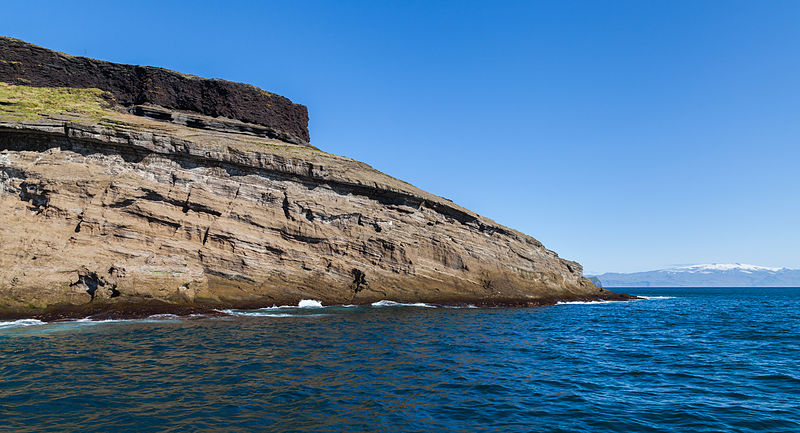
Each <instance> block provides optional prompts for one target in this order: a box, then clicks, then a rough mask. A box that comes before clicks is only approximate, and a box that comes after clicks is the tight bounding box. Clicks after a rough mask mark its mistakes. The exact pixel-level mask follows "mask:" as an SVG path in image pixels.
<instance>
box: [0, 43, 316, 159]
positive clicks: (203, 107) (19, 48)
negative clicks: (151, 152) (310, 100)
mask: <svg viewBox="0 0 800 433" xmlns="http://www.w3.org/2000/svg"><path fill="white" fill-rule="evenodd" d="M0 81H4V82H7V83H12V84H18V85H27V86H36V87H78V88H98V89H101V90H105V91H107V92H110V93H111V94H112V95H114V98H115V99H116V102H117V103H118V104H120V105H122V106H126V107H132V106H134V105H142V104H153V105H159V106H162V107H166V108H169V109H173V110H186V111H193V112H197V113H200V114H203V115H206V116H213V117H220V116H221V117H227V118H231V119H236V120H240V121H243V122H248V123H255V124H258V125H262V126H265V127H267V128H269V129H271V130H272V131H273V134H272V136H273V138H280V139H282V140H284V141H289V142H293V143H307V142H308V141H309V134H308V110H307V109H306V107H305V106H303V105H299V104H294V103H292V101H290V100H289V99H287V98H284V97H283V96H280V95H276V94H273V93H269V92H265V91H263V90H261V89H259V88H257V87H255V86H251V85H249V84H243V83H235V82H231V81H225V80H219V79H206V78H200V77H195V76H190V75H185V74H181V73H178V72H174V71H170V70H167V69H162V68H155V67H150V66H136V65H122V64H118V63H110V62H105V61H101V60H95V59H89V58H86V57H74V56H70V55H67V54H63V53H59V52H56V51H51V50H48V49H46V48H42V47H39V46H36V45H33V44H29V43H27V42H23V41H20V40H17V39H12V38H6V37H2V36H0Z"/></svg>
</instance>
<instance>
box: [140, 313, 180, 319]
mask: <svg viewBox="0 0 800 433" xmlns="http://www.w3.org/2000/svg"><path fill="white" fill-rule="evenodd" d="M147 318H148V319H180V318H181V316H178V315H177V314H169V313H167V314H153V315H152V316H148V317H147Z"/></svg>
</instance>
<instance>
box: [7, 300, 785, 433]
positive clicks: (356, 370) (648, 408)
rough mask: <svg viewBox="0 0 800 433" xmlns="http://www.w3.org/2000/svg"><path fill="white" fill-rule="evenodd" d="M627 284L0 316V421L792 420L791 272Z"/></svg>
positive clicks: (157, 426)
mask: <svg viewBox="0 0 800 433" xmlns="http://www.w3.org/2000/svg"><path fill="white" fill-rule="evenodd" d="M626 291H628V292H630V293H633V294H637V295H644V296H648V297H650V298H649V299H646V300H640V301H633V302H613V303H601V304H563V305H555V306H551V307H542V308H525V309H514V308H509V309H501V308H497V309H472V308H462V309H453V308H429V307H425V306H397V305H395V306H392V305H384V306H375V307H325V308H313V304H309V305H311V307H310V308H275V309H263V310H256V311H238V312H235V313H239V315H237V316H233V317H226V318H203V317H194V318H175V317H170V316H162V317H154V318H150V319H148V320H138V321H116V322H85V321H82V322H68V323H57V324H40V323H37V322H35V321H24V322H13V323H12V322H5V323H0V431H15V432H25V431H82V432H91V431H98V432H100V431H116V432H125V431H131V432H134V431H135V432H148V431H170V432H178V431H308V432H310V431H314V432H325V431H363V432H373V431H374V432H405V431H459V432H462V431H468V432H480V431H502V432H536V431H542V432H545V431H547V432H551V431H552V432H556V431H564V432H712V431H713V432H719V431H738V432H798V431H800V361H799V359H800V307H799V306H798V305H799V302H800V289H786V288H780V289H778V288H773V289H763V288H745V289H743V288H735V289H686V288H682V289H655V288H649V289H628V290H626Z"/></svg>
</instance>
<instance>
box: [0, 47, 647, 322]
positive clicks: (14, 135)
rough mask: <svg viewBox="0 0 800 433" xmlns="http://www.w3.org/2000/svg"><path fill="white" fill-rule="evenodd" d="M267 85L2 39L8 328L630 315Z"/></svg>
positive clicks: (0, 188) (0, 301) (0, 224)
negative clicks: (572, 306) (590, 307)
mask: <svg viewBox="0 0 800 433" xmlns="http://www.w3.org/2000/svg"><path fill="white" fill-rule="evenodd" d="M307 113H308V112H307V110H306V108H305V107H304V106H302V105H299V104H295V103H292V102H291V101H290V100H289V99H287V98H285V97H282V96H279V95H275V94H272V93H269V92H266V91H263V90H261V89H258V88H256V87H254V86H250V85H247V84H241V83H233V82H229V81H224V80H218V79H205V78H199V77H195V76H189V75H184V74H180V73H177V72H173V71H168V70H165V69H161V68H154V67H143V66H132V65H121V64H115V63H109V62H104V61H99V60H94V59H88V58H84V57H74V56H70V55H67V54H63V53H58V52H55V51H51V50H47V49H45V48H41V47H38V46H35V45H32V44H29V43H26V42H23V41H20V40H16V39H11V38H5V37H0V218H1V219H2V220H1V221H0V316H1V317H36V318H42V319H43V320H55V319H62V318H70V317H85V316H94V317H123V316H124V317H136V316H141V315H148V314H155V313H174V314H191V313H207V312H212V311H215V310H218V309H222V308H257V307H267V306H272V305H282V304H283V305H295V304H297V302H298V301H299V300H301V299H315V300H318V301H320V302H322V303H323V304H368V303H372V302H376V301H380V300H393V301H397V302H426V303H433V304H443V305H466V304H472V305H476V306H535V305H547V304H553V303H555V302H558V301H566V300H584V301H593V300H624V299H630V298H632V297H631V296H629V295H623V294H617V293H613V292H610V291H608V290H605V289H602V288H598V287H596V286H594V285H593V284H592V283H591V282H590V281H589V280H588V279H587V278H585V277H584V276H583V270H582V267H581V266H580V265H579V264H578V263H576V262H573V261H569V260H565V259H562V258H560V257H558V255H557V254H556V253H555V252H553V251H551V250H549V249H547V248H545V247H544V246H543V245H542V244H541V243H540V242H538V241H537V240H536V239H534V238H532V237H530V236H527V235H525V234H523V233H520V232H518V231H516V230H513V229H510V228H507V227H503V226H501V225H499V224H497V223H495V222H494V221H491V220H489V219H487V218H484V217H482V216H480V215H478V214H476V213H474V212H472V211H470V210H468V209H465V208H462V207H461V206H458V205H457V204H455V203H453V202H451V201H449V200H446V199H443V198H441V197H437V196H435V195H433V194H430V193H427V192H425V191H422V190H420V189H418V188H416V187H414V186H412V185H410V184H408V183H406V182H403V181H400V180H398V179H395V178H393V177H391V176H388V175H386V174H384V173H381V172H379V171H377V170H375V169H373V168H372V167H370V166H369V165H367V164H365V163H363V162H359V161H355V160H352V159H350V158H346V157H342V156H337V155H333V154H330V153H327V152H324V151H323V150H320V149H318V148H317V147H314V146H312V145H311V144H310V137H309V132H308V114H307Z"/></svg>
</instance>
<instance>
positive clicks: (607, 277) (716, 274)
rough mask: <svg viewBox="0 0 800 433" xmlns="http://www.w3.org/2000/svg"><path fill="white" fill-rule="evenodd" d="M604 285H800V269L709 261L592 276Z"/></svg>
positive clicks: (591, 277)
mask: <svg viewBox="0 0 800 433" xmlns="http://www.w3.org/2000/svg"><path fill="white" fill-rule="evenodd" d="M589 277H590V279H591V280H592V281H594V282H595V284H597V283H598V282H599V283H600V284H601V285H602V286H604V287H800V269H789V268H768V267H765V266H754V265H744V264H741V263H733V264H717V263H714V264H708V265H690V266H679V267H674V268H669V269H659V270H655V271H647V272H634V273H630V274H623V273H614V272H608V273H605V274H601V275H594V276H589Z"/></svg>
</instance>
